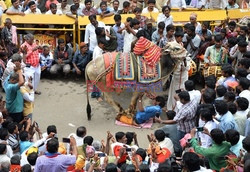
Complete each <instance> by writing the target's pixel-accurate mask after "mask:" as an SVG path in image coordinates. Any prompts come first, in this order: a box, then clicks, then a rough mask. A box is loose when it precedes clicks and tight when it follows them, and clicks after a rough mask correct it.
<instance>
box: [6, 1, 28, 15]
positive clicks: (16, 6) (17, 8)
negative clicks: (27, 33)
mask: <svg viewBox="0 0 250 172" xmlns="http://www.w3.org/2000/svg"><path fill="white" fill-rule="evenodd" d="M11 3H12V6H11V7H10V8H8V9H7V11H6V14H8V15H25V14H24V13H23V12H22V9H23V8H22V6H21V5H20V2H19V0H12V1H11Z"/></svg>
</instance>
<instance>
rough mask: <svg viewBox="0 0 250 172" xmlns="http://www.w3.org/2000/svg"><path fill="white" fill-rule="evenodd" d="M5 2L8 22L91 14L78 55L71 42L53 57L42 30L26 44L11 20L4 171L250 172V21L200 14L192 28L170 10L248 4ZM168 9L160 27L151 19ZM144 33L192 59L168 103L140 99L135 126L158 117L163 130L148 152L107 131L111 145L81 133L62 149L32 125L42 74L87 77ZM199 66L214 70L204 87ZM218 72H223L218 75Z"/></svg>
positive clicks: (1, 130)
mask: <svg viewBox="0 0 250 172" xmlns="http://www.w3.org/2000/svg"><path fill="white" fill-rule="evenodd" d="M5 2H6V5H7V7H8V9H7V10H6V11H5V13H6V14H8V15H28V14H41V13H45V14H59V15H60V14H66V15H68V16H69V17H74V18H75V19H76V21H77V16H89V21H90V24H88V25H87V26H86V30H85V34H84V41H83V42H81V43H80V44H79V45H78V46H77V49H76V51H74V50H73V48H72V43H71V42H70V39H66V40H64V39H60V38H59V39H58V41H57V47H56V48H55V50H54V51H53V52H51V47H50V46H49V45H43V46H41V45H37V44H36V41H35V40H34V35H33V34H32V33H34V32H32V33H27V34H26V35H25V36H24V42H23V43H22V45H20V46H18V45H17V44H18V41H17V38H18V36H17V31H16V26H14V25H12V21H11V19H10V18H7V19H6V20H5V21H4V23H5V25H4V27H3V28H2V31H1V47H0V77H1V81H2V87H3V90H4V92H5V94H6V99H5V100H3V97H2V96H1V97H0V112H1V113H0V171H3V172H5V171H13V172H14V171H15V172H17V171H22V172H29V171H35V172H38V171H41V172H44V171H49V172H51V171H55V172H58V171H89V172H92V171H106V172H118V171H122V172H123V171H124V172H135V171H140V172H149V171H151V172H153V171H158V172H172V171H180V170H181V169H183V170H186V171H212V170H214V171H220V170H221V169H222V170H224V171H226V170H228V171H230V170H231V171H234V170H235V169H241V170H242V171H243V170H244V171H245V172H248V171H249V169H250V115H249V114H250V113H249V110H250V91H249V86H250V73H249V67H250V42H249V38H250V37H249V35H250V23H245V24H242V25H241V24H240V25H239V24H237V22H236V21H233V20H230V19H226V20H225V21H224V22H223V23H221V25H219V26H216V27H215V28H214V30H211V28H210V26H209V22H203V23H202V24H201V23H199V22H198V21H197V14H195V13H192V14H191V15H190V22H188V23H186V24H185V25H184V29H183V28H182V27H175V26H174V19H173V17H172V16H171V8H179V9H180V10H182V9H185V8H187V7H188V6H192V7H195V8H213V9H225V8H226V9H235V8H249V1H246V0H242V1H240V3H238V2H236V1H235V0H228V1H225V0H210V1H205V0H204V1H203V0H202V1H195V0H192V1H190V0H169V1H164V0H162V1H160V0H156V1H155V0H148V1H136V0H131V1H124V2H123V4H122V8H121V9H120V8H119V6H120V2H119V1H118V0H114V1H109V0H107V1H104V0H102V2H101V3H100V4H94V2H93V1H92V0H85V1H84V2H80V0H73V4H72V5H70V3H68V2H67V0H62V2H60V3H59V2H58V1H57V0H47V1H43V0H40V1H23V2H20V1H19V0H11V3H10V2H8V1H7V0H6V1H5ZM159 11H160V12H162V13H161V14H159V16H158V18H157V21H154V20H153V19H149V18H147V17H145V16H143V15H142V13H148V12H159ZM129 13H133V14H135V18H131V17H129V18H127V20H126V22H125V23H122V22H121V21H122V18H121V14H129ZM96 15H100V16H101V17H108V16H113V18H114V21H115V25H114V26H107V25H105V24H104V23H103V22H101V21H97V18H96ZM243 23H244V22H243ZM49 27H52V26H49ZM141 36H142V37H144V38H146V39H148V40H150V41H152V42H153V43H154V44H156V45H158V46H159V47H160V48H164V47H165V45H166V44H167V43H168V42H172V41H175V42H176V43H178V44H179V45H180V46H182V47H185V48H186V50H187V52H188V55H187V56H186V57H183V59H182V60H181V61H180V63H178V64H177V66H176V68H175V70H174V72H173V73H172V77H171V82H170V88H169V90H168V92H167V94H168V99H165V98H163V97H161V96H157V97H156V98H155V100H154V103H153V105H151V106H147V107H144V106H143V95H144V94H143V93H142V94H140V96H139V98H138V100H137V104H138V112H137V113H136V115H135V118H134V119H133V123H134V124H136V125H139V124H141V123H144V122H146V121H147V120H149V119H150V118H153V119H154V121H155V122H158V123H160V124H161V125H162V127H161V128H158V129H157V130H156V131H155V132H154V133H153V134H151V135H148V136H145V138H146V137H148V140H149V146H148V147H143V148H142V147H140V146H139V143H140V142H144V141H141V140H137V137H136V133H131V132H123V131H120V132H117V133H110V132H107V138H106V141H103V140H102V139H103V138H93V137H92V136H89V135H88V134H87V129H86V128H85V127H84V126H81V127H78V128H77V131H76V134H74V133H73V134H70V135H69V137H68V138H64V139H63V142H60V141H59V140H58V135H60V133H57V129H56V126H55V125H49V126H48V127H47V132H46V133H42V131H41V130H40V128H39V125H38V123H37V122H35V121H34V120H32V116H33V109H34V101H35V94H37V95H40V94H41V92H40V91H39V90H38V85H39V81H40V77H41V76H47V75H53V76H55V75H58V74H60V73H63V74H64V75H65V76H67V75H69V74H70V73H74V74H75V75H76V76H80V77H84V73H85V68H86V65H87V64H88V63H89V62H90V61H91V60H95V59H97V58H99V57H100V56H101V55H102V54H103V53H105V52H113V51H120V52H124V53H130V52H131V53H132V52H133V44H134V43H135V42H136V41H137V39H138V38H140V37H141ZM192 63H196V65H197V67H193V66H192ZM198 66H201V67H200V69H203V74H204V73H205V72H207V73H208V75H207V76H205V77H204V76H202V77H201V78H204V82H203V79H199V81H200V84H201V85H204V86H203V87H202V89H199V90H198V89H196V87H195V86H196V85H195V83H197V82H196V80H195V79H197V78H196V77H197V76H199V75H198V74H197V73H195V71H196V69H194V68H198ZM212 68H213V69H214V72H212V73H209V72H210V71H209V69H212ZM190 71H191V74H190ZM219 71H221V72H219ZM219 74H220V75H221V76H219ZM191 75H194V76H195V78H193V77H190V76H191ZM192 79H194V80H192ZM91 96H92V97H95V98H98V99H99V98H100V96H101V94H100V91H99V90H98V89H96V91H95V92H93V93H92V95H91ZM113 134H114V136H113Z"/></svg>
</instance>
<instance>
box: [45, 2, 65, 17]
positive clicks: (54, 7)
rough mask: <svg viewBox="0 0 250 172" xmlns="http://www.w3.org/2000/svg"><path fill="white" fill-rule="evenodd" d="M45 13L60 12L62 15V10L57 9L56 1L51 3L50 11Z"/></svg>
mask: <svg viewBox="0 0 250 172" xmlns="http://www.w3.org/2000/svg"><path fill="white" fill-rule="evenodd" d="M45 14H58V15H62V14H63V13H62V11H61V10H58V9H57V5H56V4H54V3H51V4H50V6H49V11H47V12H46V13H45Z"/></svg>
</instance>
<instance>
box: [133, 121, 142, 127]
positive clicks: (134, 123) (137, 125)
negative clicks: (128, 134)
mask: <svg viewBox="0 0 250 172" xmlns="http://www.w3.org/2000/svg"><path fill="white" fill-rule="evenodd" d="M132 125H134V126H136V127H140V125H139V124H137V123H136V122H135V121H134V120H133V123H132Z"/></svg>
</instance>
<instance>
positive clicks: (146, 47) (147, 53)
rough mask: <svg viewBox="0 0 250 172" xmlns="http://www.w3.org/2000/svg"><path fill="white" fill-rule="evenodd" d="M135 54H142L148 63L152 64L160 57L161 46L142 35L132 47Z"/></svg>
mask: <svg viewBox="0 0 250 172" xmlns="http://www.w3.org/2000/svg"><path fill="white" fill-rule="evenodd" d="M134 53H135V55H142V56H143V57H144V59H145V61H146V62H147V64H148V65H150V66H154V65H155V64H156V63H157V62H158V61H159V60H160V57H161V48H160V47H158V46H157V45H155V44H154V43H153V42H151V41H149V40H148V39H146V38H144V37H140V39H139V40H138V41H137V42H136V44H135V47H134Z"/></svg>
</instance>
